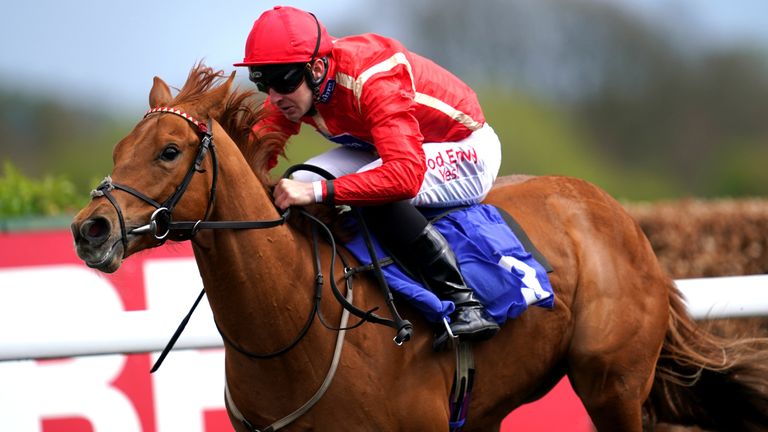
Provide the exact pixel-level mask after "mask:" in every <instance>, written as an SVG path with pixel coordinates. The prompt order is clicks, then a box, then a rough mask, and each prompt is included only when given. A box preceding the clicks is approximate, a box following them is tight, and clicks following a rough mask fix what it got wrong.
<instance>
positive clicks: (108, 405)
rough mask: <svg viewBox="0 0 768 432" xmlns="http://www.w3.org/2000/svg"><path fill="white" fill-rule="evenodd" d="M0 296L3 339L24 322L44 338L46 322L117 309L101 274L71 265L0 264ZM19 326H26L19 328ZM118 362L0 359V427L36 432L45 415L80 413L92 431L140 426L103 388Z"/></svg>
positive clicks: (117, 395) (115, 393) (119, 397)
mask: <svg viewBox="0 0 768 432" xmlns="http://www.w3.org/2000/svg"><path fill="white" fill-rule="evenodd" d="M0 296H2V298H3V299H4V300H3V301H2V302H0V323H2V324H0V325H2V328H3V333H4V337H3V339H7V338H8V337H9V336H10V337H11V338H12V337H13V336H14V335H24V334H27V330H30V328H29V327H32V328H31V330H36V332H37V333H39V334H41V335H43V337H44V335H45V330H46V327H48V326H56V325H57V323H59V322H65V321H66V320H67V318H68V317H72V316H76V315H78V314H89V313H90V314H93V310H98V311H99V312H98V313H99V315H103V316H107V314H115V313H120V312H122V310H123V308H122V304H121V302H120V299H119V297H118V296H117V294H116V292H115V290H114V289H113V287H112V286H111V285H110V284H109V283H108V282H107V281H106V280H104V279H103V278H101V277H99V276H98V275H97V274H96V273H95V272H94V271H91V270H88V269H87V268H85V267H82V266H75V265H69V266H67V265H63V266H40V267H34V268H28V269H23V270H18V269H12V270H0ZM94 324H96V323H94ZM20 327H27V328H26V329H24V330H25V331H21V330H22V329H21V328H20ZM22 337H23V336H22ZM51 343H52V344H55V343H56V341H51ZM124 363H125V359H124V356H119V355H117V356H115V355H112V356H102V357H84V358H77V359H71V360H67V361H55V362H35V361H21V362H15V363H0V383H2V390H0V419H3V420H2V421H3V424H2V428H3V429H4V430H13V431H19V432H24V431H40V430H41V429H40V428H41V423H42V419H44V418H56V417H82V418H85V419H87V420H88V421H89V422H90V423H91V424H92V425H93V430H95V431H113V430H114V431H127V432H128V431H130V432H133V431H138V430H140V426H139V418H138V415H137V413H136V411H135V409H134V406H133V404H132V403H131V401H130V400H129V399H128V398H127V397H126V396H125V394H123V393H121V392H120V391H119V390H117V389H116V388H114V387H112V386H110V382H112V381H113V380H114V379H115V377H116V376H117V375H118V374H119V373H120V371H121V370H122V368H123V365H124Z"/></svg>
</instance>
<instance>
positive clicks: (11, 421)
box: [0, 355, 141, 432]
mask: <svg viewBox="0 0 768 432" xmlns="http://www.w3.org/2000/svg"><path fill="white" fill-rule="evenodd" d="M124 365H125V356H122V355H109V356H99V357H80V358H75V359H70V360H62V361H54V362H35V361H32V360H29V361H22V362H15V363H3V364H2V365H0V382H2V391H0V419H2V428H3V430H10V431H18V432H25V431H35V432H37V431H42V432H45V431H44V430H42V429H41V428H42V422H43V420H44V419H51V418H83V419H85V420H87V421H88V422H89V423H90V425H91V426H92V430H93V431H97V432H98V431H115V432H136V431H141V425H140V420H139V415H138V413H137V412H136V409H135V407H134V405H133V403H132V402H131V400H129V399H128V397H127V396H126V395H125V394H124V393H123V392H121V391H120V390H118V389H117V388H115V387H113V386H111V385H110V383H111V382H113V381H114V380H115V379H116V377H117V376H118V375H119V374H120V372H121V371H122V369H123V366H124Z"/></svg>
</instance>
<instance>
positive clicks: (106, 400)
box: [0, 230, 592, 432]
mask: <svg viewBox="0 0 768 432" xmlns="http://www.w3.org/2000/svg"><path fill="white" fill-rule="evenodd" d="M180 269H184V270H180ZM190 269H192V271H189V270H190ZM170 271H172V272H173V273H174V274H175V275H178V274H179V273H185V274H189V277H191V278H193V279H194V278H196V279H197V281H194V280H191V281H190V282H189V284H190V285H191V286H192V288H193V289H192V291H189V290H187V291H185V294H184V295H180V294H179V291H178V290H177V289H176V288H175V287H169V286H167V285H168V284H167V283H165V282H164V281H163V280H162V275H163V274H166V273H168V272H170ZM195 283H197V284H199V283H200V282H199V276H197V272H196V271H194V261H193V258H192V251H191V248H190V246H189V244H186V243H185V244H172V245H169V246H166V247H162V248H158V249H154V250H152V251H148V252H146V253H141V254H138V255H136V256H134V257H131V258H130V259H129V260H127V261H126V262H125V263H124V264H123V266H122V267H121V269H120V270H119V271H118V272H116V273H115V274H113V275H102V274H99V273H97V272H96V271H94V270H91V269H88V268H87V267H85V266H84V265H83V264H82V263H81V262H80V260H79V259H78V258H77V256H76V255H75V253H74V248H73V246H72V238H71V236H70V234H69V232H68V231H66V230H56V231H46V232H30V233H11V234H7V233H5V234H0V294H2V301H0V325H3V328H2V332H4V333H6V334H10V335H13V332H14V327H16V328H17V329H18V327H19V326H23V327H24V331H31V330H32V331H35V332H42V334H46V332H49V331H50V330H51V329H53V328H56V327H59V326H61V325H63V324H64V323H65V322H66V321H67V320H68V317H78V318H79V319H89V317H94V319H93V325H94V326H97V325H98V321H97V320H96V318H100V319H103V318H104V317H110V316H113V317H115V319H117V317H121V316H124V314H129V313H130V312H132V311H148V310H160V309H162V310H165V306H166V305H167V304H171V303H173V304H179V303H180V304H181V307H182V309H183V308H184V307H187V306H188V305H189V304H191V302H192V301H193V300H194V296H190V295H189V294H188V293H189V292H194V290H195V285H194V284H195ZM30 317H33V318H30ZM181 317H182V315H181V314H179V315H178V316H177V317H174V318H178V319H181ZM29 326H32V327H34V329H31V330H30V329H29V328H27V327H29ZM19 331H20V329H19ZM158 331H160V332H164V333H163V334H164V335H167V337H170V335H171V333H172V331H173V329H170V330H168V329H158ZM5 340H13V337H12V336H9V337H8V338H5V339H0V350H4V349H6V348H7V347H4V346H2V345H1V344H2V343H4V342H3V341H5ZM17 342H18V341H17ZM14 343H16V342H14ZM51 343H55V340H51ZM21 344H22V345H23V341H21ZM156 357H157V354H129V355H97V356H87V357H72V358H66V359H56V360H21V361H6V362H0V383H2V390H0V429H2V430H12V431H17V432H26V431H30V432H31V431H35V432H91V431H126V432H175V431H179V430H184V431H189V432H196V431H200V432H213V431H231V430H232V427H231V426H230V425H229V420H228V418H227V415H226V412H225V410H224V397H223V386H224V361H223V350H222V349H206V350H184V351H174V352H173V353H171V355H170V356H169V357H168V359H167V360H166V362H165V363H164V364H163V367H162V369H161V370H160V371H158V372H157V373H155V374H153V375H150V374H149V368H150V366H151V364H152V362H153V361H154V360H155V359H156ZM478 373H492V371H478ZM471 415H472V413H471V411H470V418H471ZM512 430H525V431H552V430H559V431H578V432H581V431H584V432H586V431H590V430H592V427H591V423H590V421H589V417H588V416H587V414H586V412H585V411H584V408H583V407H582V405H581V403H580V402H579V400H578V399H577V398H576V396H575V395H574V394H573V391H572V390H571V388H570V385H569V384H568V381H567V380H564V381H562V382H561V383H560V384H558V386H557V387H556V388H555V389H554V390H553V391H552V392H550V393H549V394H548V395H547V396H546V397H545V398H544V399H542V400H541V401H538V402H536V403H534V404H529V405H526V406H523V407H521V408H519V409H518V410H516V411H515V412H514V413H512V414H510V416H509V417H507V419H505V421H504V423H503V424H502V431H512Z"/></svg>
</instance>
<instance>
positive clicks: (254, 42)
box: [234, 6, 333, 66]
mask: <svg viewBox="0 0 768 432" xmlns="http://www.w3.org/2000/svg"><path fill="white" fill-rule="evenodd" d="M332 47H333V44H332V43H331V37H330V36H329V35H328V32H327V31H326V30H325V26H323V25H322V24H321V23H320V22H319V21H318V20H317V18H315V16H314V15H313V14H311V13H309V12H306V11H303V10H301V9H296V8H295V7H291V6H275V7H274V8H273V9H271V10H268V11H266V12H264V13H263V14H261V16H260V17H259V19H257V20H256V21H255V22H254V23H253V28H252V29H251V33H250V34H248V39H247V40H246V42H245V58H244V59H243V61H242V62H241V63H235V64H234V66H254V65H266V64H280V63H305V62H309V61H311V60H312V59H313V58H322V57H325V56H326V55H328V54H329V53H330V52H331V48H332Z"/></svg>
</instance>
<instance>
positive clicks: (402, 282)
mask: <svg viewBox="0 0 768 432" xmlns="http://www.w3.org/2000/svg"><path fill="white" fill-rule="evenodd" d="M435 210H436V209H422V211H424V212H425V213H426V212H428V211H432V212H434V211H435ZM439 211H440V212H441V213H443V214H442V215H441V216H439V217H437V218H436V219H434V220H433V221H432V225H433V226H434V227H435V228H437V229H438V230H439V231H440V232H441V233H442V234H443V236H444V237H445V238H446V240H448V243H449V244H450V245H451V247H452V248H453V251H454V253H455V254H456V258H457V259H458V261H459V267H460V269H461V273H462V275H463V276H464V279H465V282H466V283H467V286H469V287H470V288H472V289H474V290H475V294H476V296H477V298H478V299H479V300H480V301H482V302H483V304H484V305H485V307H486V309H487V310H488V313H489V314H490V315H491V317H493V319H494V320H495V321H496V322H497V323H498V324H499V325H501V324H503V323H504V322H505V321H506V320H507V319H510V318H515V317H517V316H518V315H520V314H521V313H523V312H524V311H525V310H526V309H527V308H528V306H529V305H532V304H535V305H536V306H540V307H544V308H548V309H551V308H552V307H553V306H554V300H555V296H554V293H553V291H552V286H551V285H550V283H549V278H548V277H547V273H548V272H551V271H552V269H551V267H550V266H549V264H548V263H547V261H546V259H545V258H544V257H543V256H542V255H541V254H540V253H539V252H538V251H537V250H536V248H535V247H534V246H533V244H532V243H531V242H530V240H528V237H527V235H526V234H525V232H523V231H522V229H521V228H520V226H519V225H518V224H517V222H516V221H515V220H514V219H512V217H511V216H510V215H509V214H507V213H506V212H505V211H504V210H501V209H499V208H496V207H494V206H491V205H487V204H477V205H472V206H468V207H460V208H457V209H454V210H450V211H449V212H448V213H445V211H446V210H445V209H439ZM425 215H426V216H427V217H428V218H429V216H431V215H430V214H425ZM513 230H514V232H513ZM373 243H374V247H375V248H376V254H377V256H378V257H379V260H381V259H382V258H383V257H385V256H387V253H385V252H384V251H383V249H382V248H381V246H380V245H379V243H378V241H376V239H375V238H374V239H373ZM346 246H347V248H348V249H349V250H350V251H351V252H352V254H353V255H355V257H356V258H357V259H358V260H359V261H360V263H361V264H362V265H368V264H371V257H370V255H369V254H368V250H367V248H366V245H365V240H364V239H363V236H362V234H358V235H357V236H356V237H355V238H353V239H352V240H351V241H350V242H348V243H347V244H346ZM382 272H383V273H384V278H385V280H386V281H387V283H388V284H389V287H390V288H391V289H392V291H393V292H394V293H396V296H398V297H401V298H405V299H406V300H407V301H408V302H409V303H410V304H411V305H412V306H413V307H415V308H416V309H418V310H419V311H420V312H422V313H423V314H424V316H425V317H426V318H427V320H428V321H430V322H432V323H440V322H442V320H443V319H444V318H447V317H448V315H450V314H451V313H452V312H453V311H454V308H455V306H454V304H453V303H452V302H450V301H443V300H440V299H439V298H437V296H436V295H435V294H433V293H432V292H431V291H429V290H428V289H426V288H425V287H424V286H422V285H421V284H420V283H419V282H416V281H415V280H414V279H412V278H411V277H410V276H408V274H407V273H406V272H404V271H403V270H402V269H401V268H400V267H399V266H398V265H395V264H390V265H382Z"/></svg>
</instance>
